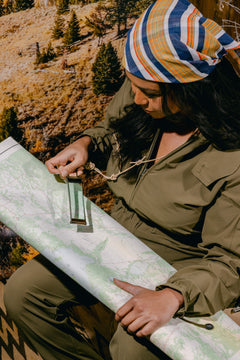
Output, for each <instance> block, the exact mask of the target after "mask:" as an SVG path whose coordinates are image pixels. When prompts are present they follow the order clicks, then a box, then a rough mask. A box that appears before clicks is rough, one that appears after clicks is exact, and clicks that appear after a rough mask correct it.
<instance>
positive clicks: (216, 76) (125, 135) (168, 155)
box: [5, 0, 240, 360]
mask: <svg viewBox="0 0 240 360" xmlns="http://www.w3.org/2000/svg"><path fill="white" fill-rule="evenodd" d="M239 47H240V45H239V44H238V43H237V42H235V41H234V40H233V39H231V38H230V37H229V36H228V35H227V34H226V33H225V32H224V31H223V30H222V29H221V28H220V27H219V26H218V25H217V24H215V23H214V22H213V21H211V20H208V19H205V18H204V17H203V16H202V15H201V14H200V13H199V11H198V10H197V9H196V8H195V7H194V6H193V5H192V4H190V3H189V2H188V1H187V0H179V1H177V0H159V1H156V2H155V3H153V4H152V5H151V6H150V7H149V8H148V9H147V10H146V12H145V13H144V14H143V15H142V17H141V18H139V19H138V20H137V21H136V23H135V25H134V27H133V28H132V29H131V30H130V32H129V34H128V40H127V43H126V47H125V57H124V66H125V69H126V76H127V78H126V81H125V83H124V84H123V87H122V88H121V89H120V91H119V93H118V94H117V96H116V97H115V98H114V99H113V101H112V103H111V104H110V106H109V108H108V111H107V116H106V121H105V122H104V123H100V124H99V125H98V126H97V127H96V128H94V129H89V130H87V131H85V132H84V134H82V137H81V138H80V139H78V140H77V141H76V142H75V143H73V144H71V145H70V146H68V147H67V148H66V149H65V150H63V151H62V152H60V153H59V154H58V155H56V156H55V157H54V158H52V159H50V160H49V161H48V162H47V163H46V165H47V167H48V169H49V171H50V172H51V173H53V174H56V173H60V174H61V175H62V176H63V177H65V176H67V175H69V174H74V173H75V172H77V174H78V175H79V174H80V173H81V172H82V170H83V167H84V164H85V163H86V161H87V159H88V157H89V156H90V159H91V160H92V159H95V160H97V159H99V153H101V159H102V158H103V157H105V158H106V162H107V176H108V177H109V186H110V188H111V189H112V190H113V192H114V193H115V194H116V196H117V201H116V204H115V206H114V209H113V211H112V216H113V217H114V218H115V219H117V220H118V221H119V222H120V223H122V224H123V225H124V226H125V227H126V228H127V229H129V230H130V231H131V232H133V233H134V234H135V235H136V236H137V237H138V238H140V239H141V240H142V241H144V242H145V243H146V244H147V245H148V246H149V247H151V248H152V249H153V250H154V251H156V252H157V253H158V254H159V255H160V256H161V257H163V258H164V259H166V260H167V261H168V262H169V263H170V264H172V265H173V266H174V267H175V268H176V269H177V272H176V273H175V274H174V275H173V276H172V277H171V278H170V279H169V280H168V281H167V282H166V283H165V284H162V285H159V287H157V289H156V291H153V290H149V289H145V288H143V287H140V286H135V285H133V284H128V283H126V282H124V281H120V280H118V279H115V280H114V282H115V284H116V285H117V286H119V287H120V288H122V289H124V290H125V291H127V292H129V293H131V294H132V295H133V296H132V298H131V299H130V300H129V301H128V302H127V303H126V304H124V305H123V306H122V307H121V308H120V309H119V310H118V311H117V313H116V315H115V319H116V320H117V321H118V322H119V323H120V325H121V326H118V329H117V331H116V333H115V334H114V336H113V338H112V340H111V343H110V352H111V356H112V359H113V360H115V359H119V360H124V359H130V358H132V359H138V360H139V359H144V360H146V359H159V358H164V354H162V353H161V352H160V351H159V350H157V349H155V348H154V347H152V346H151V344H150V343H148V342H146V341H145V340H144V339H146V337H147V336H148V335H150V334H151V333H153V332H154V331H155V330H156V329H157V328H159V327H160V326H162V325H164V324H166V323H167V322H168V321H169V320H170V319H171V318H172V317H173V316H181V315H184V314H186V315H188V316H191V315H194V316H197V315H209V314H213V313H215V312H216V311H218V310H220V309H224V308H225V307H228V306H230V305H233V304H235V303H236V302H237V300H238V298H239V296H240V279H239V269H240V240H239V238H240V236H239V235H240V226H239V223H240V221H239V220H240V211H239V203H240V202H239V200H240V199H239V197H240V195H239V194H240V151H239V149H240V140H239V138H240V137H239V130H240V121H239V116H238V109H239V90H240V85H239V78H238V77H237V75H236V73H235V72H234V70H233V69H232V66H231V65H230V63H228V61H227V60H226V59H224V56H225V55H226V53H227V50H229V49H234V48H239ZM133 100H134V102H135V104H136V105H133ZM133 165H134V166H133ZM14 298H18V299H19V300H18V301H17V304H16V302H15V301H14ZM88 301H91V299H90V297H89V295H88V294H84V295H83V291H82V289H80V287H78V286H76V285H75V284H73V283H72V282H71V281H70V280H69V279H68V278H67V277H66V276H65V275H63V274H62V273H61V272H60V271H59V270H57V269H56V268H54V266H52V265H50V264H48V262H47V261H46V260H43V259H41V258H40V259H37V260H32V261H30V262H28V263H27V264H26V265H24V266H23V267H22V268H20V269H19V270H18V271H17V272H16V273H15V274H14V275H13V277H12V278H11V279H10V281H9V283H8V285H7V288H6V293H5V303H6V307H7V309H8V312H9V314H10V316H11V317H12V318H13V319H14V320H15V321H16V322H17V324H18V325H19V326H20V327H21V328H22V329H23V331H24V332H25V333H26V335H27V336H28V337H29V339H30V340H31V342H32V343H33V345H34V346H35V348H36V349H37V350H38V351H39V353H40V354H41V355H42V357H43V358H44V359H47V360H50V359H63V360H65V359H66V360H67V359H101V357H100V356H99V355H98V354H96V353H94V352H93V350H92V349H91V348H90V347H89V346H88V345H87V344H86V343H85V342H84V341H83V340H80V339H79V338H78V336H77V334H76V333H75V332H74V329H73V327H72V326H71V324H70V323H69V321H68V318H67V315H66V311H65V310H66V308H67V307H69V306H70V305H72V304H78V303H82V302H84V303H88ZM132 335H133V336H132ZM141 339H143V340H141Z"/></svg>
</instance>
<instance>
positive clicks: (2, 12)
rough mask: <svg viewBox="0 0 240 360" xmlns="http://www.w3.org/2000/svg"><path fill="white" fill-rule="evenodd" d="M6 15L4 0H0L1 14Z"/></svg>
mask: <svg viewBox="0 0 240 360" xmlns="http://www.w3.org/2000/svg"><path fill="white" fill-rule="evenodd" d="M2 15H4V7H3V0H0V16H2Z"/></svg>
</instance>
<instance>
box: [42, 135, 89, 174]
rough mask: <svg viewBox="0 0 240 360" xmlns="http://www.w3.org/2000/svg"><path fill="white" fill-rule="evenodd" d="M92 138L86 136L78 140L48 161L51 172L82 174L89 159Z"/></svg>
mask: <svg viewBox="0 0 240 360" xmlns="http://www.w3.org/2000/svg"><path fill="white" fill-rule="evenodd" d="M90 144H91V138H90V137H89V136H84V137H82V138H80V139H78V140H76V141H75V142H74V143H72V144H71V145H69V146H67V147H66V148H65V149H64V150H62V151H60V152H59V153H58V154H57V155H56V156H54V157H53V158H51V159H49V160H48V161H47V162H46V166H47V168H48V170H49V172H50V173H52V174H59V175H61V176H62V177H66V176H68V175H70V176H80V175H81V174H82V172H83V165H84V164H85V163H86V162H87V159H88V148H89V145H90Z"/></svg>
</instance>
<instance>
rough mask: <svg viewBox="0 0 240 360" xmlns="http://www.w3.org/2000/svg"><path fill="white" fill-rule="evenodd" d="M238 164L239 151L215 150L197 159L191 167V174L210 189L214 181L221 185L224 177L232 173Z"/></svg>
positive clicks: (239, 160) (239, 163)
mask: <svg viewBox="0 0 240 360" xmlns="http://www.w3.org/2000/svg"><path fill="white" fill-rule="evenodd" d="M239 166H240V152H239V151H236V152H234V151H229V152H223V151H217V150H216V151H215V152H213V153H209V154H207V156H205V157H204V158H202V159H201V160H199V162H198V163H197V164H196V165H195V166H194V168H193V169H192V174H193V175H194V176H195V177H196V178H197V179H198V180H199V181H200V182H201V183H202V184H203V185H205V186H206V187H207V188H208V189H209V190H212V189H213V187H214V185H215V184H216V183H219V186H222V184H223V182H224V180H225V178H226V177H228V176H230V175H232V174H233V173H234V172H235V171H236V170H237V169H238V168H239ZM221 179H222V181H221ZM219 186H218V187H219Z"/></svg>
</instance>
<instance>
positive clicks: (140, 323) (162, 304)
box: [114, 279, 183, 337]
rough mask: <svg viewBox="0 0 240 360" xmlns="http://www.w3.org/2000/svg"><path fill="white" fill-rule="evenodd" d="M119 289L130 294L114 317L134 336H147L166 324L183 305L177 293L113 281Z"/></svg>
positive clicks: (181, 297)
mask: <svg viewBox="0 0 240 360" xmlns="http://www.w3.org/2000/svg"><path fill="white" fill-rule="evenodd" d="M114 283H115V284H116V285H117V286H118V287H120V288H121V289H123V290H125V291H127V292H128V293H130V294H132V295H133V297H132V298H131V299H130V300H128V301H127V302H126V303H125V304H124V305H123V306H122V307H121V308H120V309H118V311H117V312H116V315H115V320H116V321H118V322H120V323H121V325H122V326H123V327H124V328H126V329H127V331H128V332H129V333H132V334H135V335H136V336H139V337H142V336H149V335H151V334H152V333H153V332H154V331H155V330H157V329H158V328H159V327H161V326H163V325H164V324H166V323H167V322H168V321H169V320H170V319H171V318H172V317H173V315H174V314H175V313H176V311H177V310H178V309H179V307H181V306H182V305H183V296H182V294H181V293H179V292H178V291H175V290H173V289H170V288H165V289H163V290H160V291H154V290H149V289H146V288H143V287H141V286H136V285H132V284H129V283H127V282H125V281H120V280H117V279H114Z"/></svg>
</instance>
